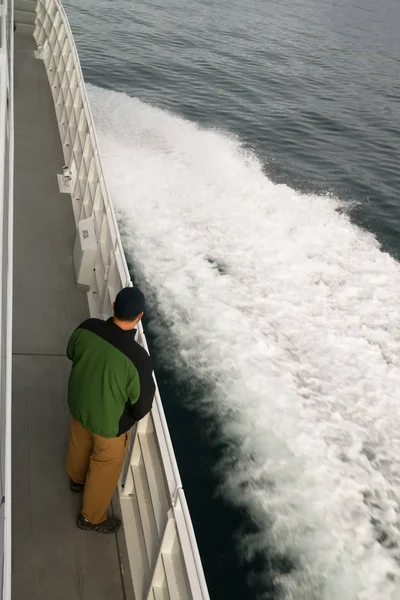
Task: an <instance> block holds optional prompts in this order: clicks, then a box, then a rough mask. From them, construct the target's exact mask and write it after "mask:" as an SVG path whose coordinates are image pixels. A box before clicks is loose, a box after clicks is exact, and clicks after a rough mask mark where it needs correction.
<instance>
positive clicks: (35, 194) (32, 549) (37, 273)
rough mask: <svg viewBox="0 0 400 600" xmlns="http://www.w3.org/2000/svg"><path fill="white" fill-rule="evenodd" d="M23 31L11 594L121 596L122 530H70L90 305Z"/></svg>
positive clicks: (37, 70)
mask: <svg viewBox="0 0 400 600" xmlns="http://www.w3.org/2000/svg"><path fill="white" fill-rule="evenodd" d="M20 30H21V31H20ZM31 33H32V32H31V31H29V30H28V29H23V28H22V27H21V28H20V29H18V28H17V31H16V33H15V222H14V240H15V242H14V319H13V324H14V325H13V326H14V339H13V353H14V357H13V384H14V388H13V592H12V598H13V600H29V599H32V600H34V599H35V600H38V599H40V600H54V599H55V598H56V599H57V600H76V599H82V600H103V599H104V600H110V599H112V600H123V599H124V598H126V597H133V596H132V594H131V582H130V581H129V580H128V578H124V577H123V576H122V573H123V572H124V571H125V573H128V569H127V568H126V569H123V566H122V563H124V562H125V548H124V536H123V533H121V534H119V535H118V537H117V536H115V535H111V536H104V535H101V534H96V533H92V532H83V531H80V530H79V529H77V527H76V524H75V520H76V516H77V514H78V512H79V510H80V497H76V496H75V495H73V494H71V492H70V491H69V489H68V478H67V475H66V473H65V450H66V443H67V435H68V410H67V395H66V391H67V379H68V374H69V370H70V363H69V361H68V359H67V358H66V356H65V350H66V344H67V341H68V337H69V335H70V334H71V332H72V331H73V329H74V328H75V327H76V326H77V325H78V324H79V323H80V322H81V321H82V320H83V319H85V318H86V317H87V316H88V307H87V300H86V294H85V293H83V292H80V291H77V290H76V287H75V278H74V269H73V262H72V248H73V242H74V236H75V224H74V218H73V214H72V206H71V199H70V196H69V195H68V194H60V193H59V191H58V185H57V177H56V175H57V173H59V172H60V171H61V166H62V165H63V155H62V150H61V144H60V139H59V136H58V128H57V122H56V118H55V112H54V105H53V100H52V96H51V92H50V88H49V84H48V80H47V76H46V72H45V68H44V65H43V62H42V61H40V60H37V59H35V58H34V54H33V51H34V49H35V43H34V40H33V38H32V35H31ZM113 506H114V510H115V511H118V506H117V503H115V502H114V503H113ZM121 561H122V562H121Z"/></svg>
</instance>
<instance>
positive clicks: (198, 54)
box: [65, 0, 400, 600]
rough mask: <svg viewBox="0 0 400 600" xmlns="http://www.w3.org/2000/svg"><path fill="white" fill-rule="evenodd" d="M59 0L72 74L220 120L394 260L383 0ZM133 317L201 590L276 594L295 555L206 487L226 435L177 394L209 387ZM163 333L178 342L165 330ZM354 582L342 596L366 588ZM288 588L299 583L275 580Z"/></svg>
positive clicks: (395, 144) (392, 112)
mask: <svg viewBox="0 0 400 600" xmlns="http://www.w3.org/2000/svg"><path fill="white" fill-rule="evenodd" d="M65 4H66V7H67V12H68V15H69V18H70V21H71V25H72V29H73V32H74V35H75V39H76V42H77V47H78V51H79V54H80V58H81V62H82V67H83V72H84V75H85V78H86V80H87V81H88V82H90V83H92V84H94V85H96V86H99V87H103V88H106V89H109V90H115V91H118V92H125V93H127V94H128V95H129V96H131V97H134V98H139V99H140V100H142V101H143V102H145V103H147V104H150V105H152V106H155V107H158V108H159V109H163V110H166V111H170V112H172V113H174V114H176V115H179V116H183V117H185V118H186V119H187V120H189V121H191V122H194V123H197V124H199V125H201V126H202V127H206V128H215V130H216V131H223V132H227V133H229V134H232V135H233V136H235V137H236V139H237V140H238V141H239V143H240V145H241V147H242V148H243V149H244V150H248V151H250V152H251V153H253V154H254V155H255V156H256V157H257V158H258V159H259V160H260V161H261V165H262V169H263V171H264V173H265V174H266V175H267V176H268V178H269V179H270V180H271V181H272V182H273V183H274V184H280V183H284V184H287V185H289V186H290V187H291V188H293V189H294V190H297V191H299V192H302V193H305V194H318V195H319V196H321V197H322V196H324V195H332V196H333V197H336V198H339V199H340V201H341V206H342V210H344V211H345V212H347V214H348V215H349V218H350V219H351V220H352V221H353V222H354V223H355V224H357V226H359V227H361V228H363V229H365V230H367V231H370V232H371V233H373V234H374V235H375V236H376V238H377V240H378V241H379V243H380V245H381V248H382V250H383V251H387V252H388V253H389V254H390V255H392V257H394V258H395V259H396V260H398V259H400V236H399V234H400V197H399V189H400V170H399V158H400V156H399V155H400V36H399V34H398V32H399V31H400V3H399V2H398V1H397V0H381V2H379V3H377V2H375V1H373V0H336V1H335V0H327V1H325V2H321V1H320V0H295V1H291V2H282V1H278V0H276V1H273V0H232V1H231V2H228V1H227V0H205V1H199V0H197V1H193V2H187V1H185V0H165V1H163V2H161V1H159V2H154V1H152V0H149V1H148V2H144V3H133V2H131V1H130V0H113V1H112V2H110V1H107V0H98V1H96V2H94V1H92V0H90V1H87V2H85V3H84V4H83V3H81V2H80V1H78V0H68V2H65ZM217 267H219V268H220V269H222V271H223V269H224V265H223V264H222V265H217ZM133 271H135V265H133ZM149 319H150V322H149V336H150V342H151V346H152V353H153V357H154V360H155V365H156V371H157V376H158V380H159V384H160V389H161V391H162V395H163V398H164V403H165V405H166V412H167V416H168V419H169V424H170V428H171V434H172V437H173V441H174V446H175V449H176V452H177V456H178V463H179V465H180V469H181V472H182V478H183V481H184V485H185V489H186V493H187V496H188V500H189V506H190V508H191V513H192V516H193V521H194V525H195V528H196V534H197V537H198V541H199V547H200V551H201V554H202V558H203V563H204V566H205V571H206V575H207V580H208V583H209V587H210V593H211V596H212V598H229V599H234V598H238V599H239V598H240V599H242V598H246V599H247V598H248V599H250V598H278V597H280V594H281V590H280V586H279V581H278V580H277V575H279V574H284V575H287V574H290V572H291V571H292V570H296V569H297V568H298V565H297V564H296V558H295V556H290V555H289V554H288V553H287V552H286V551H285V552H283V551H281V550H280V549H279V547H278V546H277V545H276V544H274V540H273V536H272V535H271V543H270V547H269V551H268V553H267V554H266V553H265V544H264V551H263V552H262V553H257V552H253V553H249V554H247V555H246V554H245V553H243V552H241V551H240V538H241V537H248V536H257V535H259V534H260V531H262V535H263V536H264V537H265V536H267V537H268V535H269V528H270V525H269V524H268V525H266V526H264V528H262V527H261V525H260V522H259V521H257V519H255V518H253V517H252V515H251V514H250V512H249V511H248V510H246V507H244V506H243V507H240V502H239V503H238V504H239V507H238V505H236V506H233V505H232V503H230V502H229V501H228V500H227V499H226V497H225V496H224V494H223V493H221V491H220V488H219V486H220V476H219V474H218V472H217V471H216V470H215V469H214V466H215V464H217V463H218V464H219V463H220V462H221V460H226V457H227V456H228V457H230V458H229V460H228V461H227V462H228V464H230V465H233V464H234V462H235V460H236V458H235V448H234V447H231V446H229V444H227V443H226V442H224V441H222V440H223V437H222V436H220V435H219V430H218V424H217V423H216V422H215V421H213V418H212V415H211V416H210V414H207V415H206V416H205V415H204V414H200V413H198V412H196V411H188V409H187V406H188V405H192V406H193V405H196V402H197V400H196V399H197V398H200V397H204V396H205V395H207V394H211V395H212V394H213V385H214V384H213V383H212V382H210V381H208V380H207V379H204V378H202V377H200V376H198V375H197V376H194V375H193V373H192V372H189V371H188V372H186V373H185V372H179V371H178V372H177V371H176V369H175V370H174V369H171V367H170V365H168V364H167V362H166V361H165V356H164V353H163V352H162V346H163V344H164V343H165V339H166V338H165V337H162V338H160V335H157V331H158V332H160V331H163V335H166V336H167V335H168V324H166V323H164V322H162V317H161V316H160V313H159V311H158V310H157V307H156V306H150V307H149ZM152 323H153V327H152ZM168 343H170V344H171V345H172V347H175V346H176V347H179V339H177V340H173V339H169V340H168ZM210 432H211V433H210ZM243 485H244V488H245V487H246V485H251V482H250V483H249V484H246V483H244V484H243ZM268 485H271V482H269V483H268V482H267V483H266V484H265V489H268ZM267 546H268V543H267ZM377 560H378V558H377ZM369 589H370V588H369ZM371 589H372V588H371ZM335 593H337V592H335ZM357 593H358V592H354V594H353V595H351V593H350V592H349V594H350V595H349V596H348V597H349V598H354V599H355V598H360V599H361V598H366V599H367V600H376V598H373V597H372V596H371V595H369V596H368V595H366V596H361V595H360V596H359V595H357ZM390 593H392V592H388V593H387V595H386V597H387V598H388V599H389V598H393V599H394V598H395V596H390V595H389V594H390ZM302 594H304V590H303V591H302ZM330 594H332V595H330ZM289 597H290V598H295V599H296V600H297V598H300V595H298V596H296V591H295V590H294V591H293V595H292V596H289V595H288V592H287V591H286V596H285V598H289ZM337 597H338V596H336V595H334V593H333V592H330V591H327V590H322V588H319V591H318V590H317V591H316V589H313V590H312V592H311V591H310V594H309V599H310V600H311V599H313V600H314V599H317V598H321V600H322V598H324V600H331V599H333V598H335V600H336V598H337ZM301 598H302V599H303V598H307V595H301ZM343 598H344V596H343ZM346 598H347V597H346Z"/></svg>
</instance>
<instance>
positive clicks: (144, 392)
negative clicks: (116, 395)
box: [129, 349, 156, 421]
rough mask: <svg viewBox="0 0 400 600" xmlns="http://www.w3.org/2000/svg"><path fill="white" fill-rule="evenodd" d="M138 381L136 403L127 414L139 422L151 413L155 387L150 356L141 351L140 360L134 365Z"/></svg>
mask: <svg viewBox="0 0 400 600" xmlns="http://www.w3.org/2000/svg"><path fill="white" fill-rule="evenodd" d="M136 368H137V370H138V372H139V379H140V396H139V399H138V401H137V402H135V404H133V405H132V406H130V410H129V413H130V415H131V416H132V417H133V418H134V419H135V421H139V420H140V419H143V417H145V416H146V415H147V413H149V412H150V411H151V408H152V406H153V399H154V393H155V391H156V386H155V383H154V379H153V365H152V363H151V360H150V356H149V355H148V354H147V352H146V351H145V350H144V349H143V353H142V356H141V360H140V361H138V363H137V364H136Z"/></svg>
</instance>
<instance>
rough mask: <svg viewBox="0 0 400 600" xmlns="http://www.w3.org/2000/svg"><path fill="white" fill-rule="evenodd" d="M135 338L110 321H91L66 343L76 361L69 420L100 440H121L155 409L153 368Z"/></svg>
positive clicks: (71, 358) (134, 332) (71, 378)
mask: <svg viewBox="0 0 400 600" xmlns="http://www.w3.org/2000/svg"><path fill="white" fill-rule="evenodd" d="M135 334H136V330H131V331H124V330H123V329H121V328H120V327H118V325H116V324H115V323H114V322H113V320H112V318H111V319H109V320H108V321H102V320H101V319H88V320H87V321H84V322H83V323H81V325H79V327H78V328H77V329H76V330H75V331H74V333H73V334H72V336H71V338H70V340H69V342H68V348H67V355H68V358H69V359H70V360H72V362H73V365H72V370H71V374H70V377H69V382H68V404H69V409H70V412H71V415H72V416H73V417H74V418H75V419H76V420H77V421H79V422H80V423H81V424H82V425H83V427H85V428H86V429H88V430H89V431H91V432H92V433H96V434H98V435H101V436H102V437H106V438H110V437H117V436H119V435H122V434H123V433H125V432H127V431H128V430H129V429H130V428H131V427H132V425H134V423H136V421H138V420H139V419H141V418H142V417H144V416H145V415H146V414H147V413H148V412H149V411H150V410H151V407H152V403H153V397H154V392H155V384H154V380H153V376H152V371H153V368H152V364H151V360H150V357H149V355H148V354H147V352H146V350H145V349H144V348H142V346H140V345H139V344H138V343H137V342H135Z"/></svg>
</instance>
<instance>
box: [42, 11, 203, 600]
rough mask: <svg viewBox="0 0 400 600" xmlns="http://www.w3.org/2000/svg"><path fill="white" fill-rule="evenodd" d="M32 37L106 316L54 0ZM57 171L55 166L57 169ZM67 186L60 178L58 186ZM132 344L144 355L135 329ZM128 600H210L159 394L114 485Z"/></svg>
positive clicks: (112, 272) (96, 199)
mask: <svg viewBox="0 0 400 600" xmlns="http://www.w3.org/2000/svg"><path fill="white" fill-rule="evenodd" d="M36 12H37V17H36V24H35V31H34V37H35V40H36V43H37V47H38V53H37V54H38V57H40V58H42V59H43V62H44V64H45V67H46V70H47V74H48V78H49V84H50V86H51V89H52V94H53V98H54V103H55V111H56V116H57V121H58V127H59V132H60V138H61V143H62V148H63V154H64V161H65V166H66V167H68V168H69V170H70V172H71V178H72V179H71V181H70V183H69V184H68V185H67V188H66V190H64V191H69V193H70V194H71V200H72V207H73V212H74V216H75V221H76V223H78V222H79V221H81V220H82V219H85V218H92V219H93V222H94V226H95V230H96V236H97V251H96V255H95V258H94V259H93V272H92V276H91V280H90V283H89V284H88V290H87V291H88V303H89V309H90V313H91V315H92V316H96V317H101V318H107V317H109V316H110V315H111V314H112V302H113V301H114V299H115V296H116V294H117V292H118V291H119V290H120V289H121V288H122V287H125V286H127V285H132V284H131V280H130V274H129V270H128V266H127V263H126V260H125V255H124V250H123V247H122V243H121V238H120V235H119V231H118V226H117V221H116V217H115V213H114V208H113V205H112V202H110V197H109V194H108V190H107V186H106V183H105V181H104V176H103V171H102V167H101V161H100V153H99V149H98V144H97V140H96V135H95V130H94V126H93V119H92V116H91V112H90V107H89V103H88V100H87V96H86V89H85V85H84V81H83V76H82V72H81V67H80V64H79V60H78V56H77V52H76V48H75V43H74V40H73V37H72V34H71V31H70V28H69V24H68V21H67V18H66V15H65V13H64V10H63V8H62V6H61V3H60V2H59V1H58V0H38V2H37V9H36ZM61 167H62V165H60V170H61ZM64 181H66V180H64ZM137 339H138V342H139V343H140V344H142V346H143V347H144V348H146V350H148V347H147V342H146V338H145V335H144V332H143V328H142V326H141V324H139V326H138V337H137ZM120 499H121V509H122V516H123V521H124V530H125V536H126V541H127V547H128V555H129V561H130V566H131V572H132V580H133V586H134V592H135V600H147V599H152V598H154V599H156V600H163V599H164V598H168V599H169V600H174V599H175V598H179V599H180V600H186V599H187V600H207V599H208V598H209V596H208V591H207V586H206V583H205V578H204V573H203V569H202V565H201V562H200V557H199V553H198V549H197V544H196V539H195V536H194V532H193V527H192V523H191V520H190V516H189V510H188V507H187V503H186V499H185V495H184V493H183V490H182V484H181V480H180V475H179V471H178V466H177V463H176V459H175V454H174V451H173V447H172V443H171V438H170V435H169V431H168V426H167V422H166V419H165V415H164V410H163V406H162V403H161V399H160V395H159V392H158V389H157V391H156V395H155V400H154V406H153V410H152V412H151V414H150V415H148V416H147V417H145V418H144V419H142V420H141V421H140V422H139V423H138V425H137V427H136V430H135V433H134V435H133V439H132V443H131V449H130V453H129V454H128V455H127V458H126V463H125V466H124V470H123V478H122V480H121V485H120Z"/></svg>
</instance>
